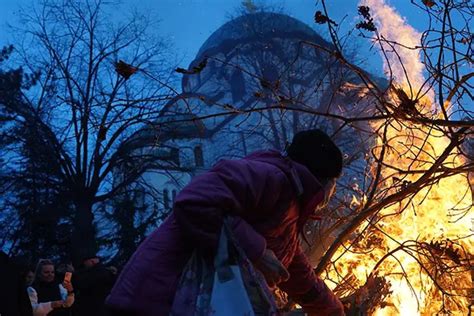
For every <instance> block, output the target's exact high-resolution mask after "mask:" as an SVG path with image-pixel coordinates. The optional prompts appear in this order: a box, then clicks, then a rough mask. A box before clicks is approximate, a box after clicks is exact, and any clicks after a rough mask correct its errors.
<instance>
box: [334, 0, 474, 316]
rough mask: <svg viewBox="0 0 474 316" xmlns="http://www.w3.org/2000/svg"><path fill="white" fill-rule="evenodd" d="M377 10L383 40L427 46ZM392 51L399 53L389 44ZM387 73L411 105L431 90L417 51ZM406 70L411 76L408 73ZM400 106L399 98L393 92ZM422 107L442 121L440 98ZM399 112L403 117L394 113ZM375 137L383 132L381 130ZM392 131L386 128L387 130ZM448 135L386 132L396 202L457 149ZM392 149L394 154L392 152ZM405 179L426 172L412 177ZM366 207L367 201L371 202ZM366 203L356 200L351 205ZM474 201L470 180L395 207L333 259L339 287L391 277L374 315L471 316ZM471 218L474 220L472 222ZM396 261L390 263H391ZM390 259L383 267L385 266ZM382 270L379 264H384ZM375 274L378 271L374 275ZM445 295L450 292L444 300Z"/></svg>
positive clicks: (374, 0) (401, 54)
mask: <svg viewBox="0 0 474 316" xmlns="http://www.w3.org/2000/svg"><path fill="white" fill-rule="evenodd" d="M361 5H365V6H368V7H370V13H371V14H372V17H373V18H374V20H375V22H376V25H377V29H378V32H379V34H380V35H381V36H383V38H385V39H386V40H389V41H393V42H397V43H400V44H403V45H404V46H408V47H412V48H414V47H416V46H417V45H419V41H420V34H419V33H417V32H416V31H415V30H414V29H413V28H411V27H410V26H408V25H407V24H406V23H405V21H404V19H402V18H401V17H400V16H399V15H398V13H397V12H396V11H395V10H394V9H393V8H391V7H389V6H388V5H386V4H385V3H384V2H383V1H382V0H364V1H362V2H361ZM383 47H384V49H386V50H392V49H393V48H390V47H389V46H387V45H386V44H384V46H383ZM395 49H396V52H397V54H398V56H397V54H395V53H389V54H388V55H387V56H388V64H386V65H385V70H386V71H387V75H389V71H388V70H389V65H390V69H391V74H392V75H393V78H392V79H393V81H394V82H395V83H396V84H397V86H398V87H399V88H400V89H403V91H405V93H406V95H407V96H408V97H410V98H414V96H415V95H416V94H417V93H418V91H419V90H420V89H421V87H422V85H423V81H424V78H423V69H424V68H423V64H422V63H421V62H420V58H419V52H418V50H416V49H407V48H403V47H401V46H396V47H395ZM403 67H404V68H405V69H403ZM392 94H393V95H391V96H390V97H391V99H392V102H393V104H399V103H400V99H399V96H398V95H396V94H395V93H393V92H392ZM427 95H428V97H426V98H425V99H423V100H421V102H418V103H417V104H416V107H417V109H416V110H417V111H418V113H424V115H425V116H428V115H431V116H434V114H430V113H432V112H433V113H434V111H432V110H433V109H434V108H435V106H436V105H435V104H434V102H433V98H432V95H433V93H431V94H430V93H428V94H427ZM394 111H395V110H394ZM373 127H374V129H376V128H380V127H381V126H380V125H377V126H373ZM384 128H385V127H384ZM443 132H444V131H443V130H442V129H441V128H440V129H432V128H431V129H430V128H429V127H427V126H422V125H416V126H415V125H413V124H411V123H409V122H404V121H402V120H400V121H395V120H394V121H393V122H391V124H390V126H388V127H387V129H386V135H387V140H386V141H383V140H382V138H379V139H378V140H377V146H378V149H377V150H376V151H375V155H376V156H379V155H380V153H381V148H382V145H385V146H386V148H388V149H386V152H385V158H384V163H385V166H386V167H384V168H383V169H382V173H381V174H382V178H381V179H382V180H381V181H382V185H381V186H380V188H381V191H383V190H385V193H386V194H393V193H395V192H397V191H398V190H402V189H403V188H404V187H406V186H407V185H410V184H411V183H414V182H415V181H417V180H419V179H420V177H422V176H423V174H424V171H426V170H428V169H429V168H430V167H431V166H432V165H433V163H434V162H435V161H436V159H437V158H438V157H440V155H441V154H442V153H443V151H444V150H445V149H446V147H447V146H448V145H449V143H450V139H449V138H447V137H446V136H445V135H444V133H443ZM387 146H388V147H387ZM456 154H457V152H456V151H455V150H453V152H452V154H451V155H450V156H449V157H448V158H447V159H446V160H445V162H444V163H443V165H444V166H446V167H447V168H453V167H456V166H459V165H461V163H462V161H461V158H460V157H459V156H457V155H456ZM403 171H418V172H414V173H406V172H403ZM364 202H365V201H364ZM358 204H360V202H358V201H357V200H354V199H353V201H352V202H351V205H358ZM470 212H472V196H471V192H470V187H469V182H468V180H467V176H466V175H461V174H458V175H455V176H450V177H446V178H444V179H442V180H440V181H438V182H437V183H434V184H433V185H431V186H426V187H425V188H424V189H422V190H420V191H419V192H417V193H416V195H414V196H413V195H412V196H411V198H410V199H407V200H405V201H403V202H401V203H398V204H394V205H391V206H390V207H387V208H385V209H384V210H383V211H382V212H380V213H379V214H378V218H377V220H379V221H378V222H377V224H376V225H372V224H373V223H370V225H369V223H368V222H367V225H366V226H365V227H362V228H360V229H359V231H358V232H357V234H354V238H355V237H356V236H357V235H360V238H359V239H360V240H351V241H350V242H348V243H347V244H346V246H347V247H349V248H351V250H352V251H350V252H348V251H347V247H341V248H345V249H341V250H340V251H339V252H338V253H336V255H335V256H334V257H333V258H334V259H336V258H339V260H337V261H336V262H335V264H334V269H333V270H332V272H331V273H330V275H329V276H330V278H332V279H333V280H341V276H346V275H353V276H355V278H356V281H355V283H357V282H358V284H354V286H357V285H358V286H361V285H363V284H364V283H365V282H366V280H367V278H368V276H369V274H371V273H375V274H377V275H379V276H384V277H385V278H386V280H388V281H389V282H390V284H391V291H392V294H391V295H390V296H389V297H388V299H385V303H386V306H385V307H384V308H379V309H378V310H376V311H374V313H373V314H374V315H410V316H411V315H433V314H445V313H448V312H449V313H450V314H451V315H466V314H467V313H468V309H469V307H468V306H469V303H470V302H469V299H468V296H469V291H470V289H471V288H472V280H471V274H470V271H469V264H468V260H470V256H471V255H472V254H470V253H469V252H472V249H474V239H473V238H472V236H471V235H472V228H473V227H472V225H473V224H472V222H471V220H472V213H470ZM466 213H467V214H466ZM387 254H389V255H387ZM381 259H383V260H381ZM379 261H381V263H379V264H378V262H379ZM374 268H375V270H374ZM439 287H441V288H443V289H444V290H446V292H445V293H444V294H443V292H442V291H440V289H439Z"/></svg>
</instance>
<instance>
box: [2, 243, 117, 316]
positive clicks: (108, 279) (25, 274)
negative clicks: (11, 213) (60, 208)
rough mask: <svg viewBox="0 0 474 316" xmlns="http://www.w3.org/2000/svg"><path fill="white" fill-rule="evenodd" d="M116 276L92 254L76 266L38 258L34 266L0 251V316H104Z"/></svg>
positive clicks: (114, 269) (112, 268)
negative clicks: (20, 261)
mask: <svg viewBox="0 0 474 316" xmlns="http://www.w3.org/2000/svg"><path fill="white" fill-rule="evenodd" d="M116 276H117V269H116V268H115V267H113V266H109V267H107V266H105V265H104V264H102V262H101V261H100V259H99V257H98V256H97V255H96V254H95V252H94V253H89V254H87V255H84V256H82V258H80V260H78V263H77V264H76V265H75V266H74V265H73V264H71V263H62V264H55V262H54V261H53V260H49V259H40V260H39V261H38V262H37V264H36V266H35V267H33V266H31V267H30V266H28V265H26V264H25V263H19V262H18V261H16V260H13V259H12V258H9V257H8V256H7V255H6V254H5V253H3V252H0V279H1V280H2V282H0V315H1V316H46V315H48V316H52V315H53V316H95V315H101V316H102V315H106V310H105V305H104V302H105V299H106V297H107V295H108V294H109V292H110V290H111V288H112V286H113V285H114V283H115V280H116Z"/></svg>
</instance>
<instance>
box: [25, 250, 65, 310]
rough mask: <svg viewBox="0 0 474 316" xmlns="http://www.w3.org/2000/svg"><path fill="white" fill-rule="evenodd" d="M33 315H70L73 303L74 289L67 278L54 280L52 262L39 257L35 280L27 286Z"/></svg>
mask: <svg viewBox="0 0 474 316" xmlns="http://www.w3.org/2000/svg"><path fill="white" fill-rule="evenodd" d="M28 294H29V296H30V301H31V306H32V307H33V315H34V316H46V315H48V316H53V315H54V316H70V315H71V309H70V307H71V306H72V304H74V289H73V287H72V284H71V282H70V281H68V280H64V281H63V282H62V283H60V282H58V281H56V279H55V270H54V263H53V262H52V261H51V260H48V259H40V260H39V261H38V265H37V266H36V271H35V280H34V281H33V284H32V285H31V286H30V287H28Z"/></svg>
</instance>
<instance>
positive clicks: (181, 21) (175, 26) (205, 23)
mask: <svg viewBox="0 0 474 316" xmlns="http://www.w3.org/2000/svg"><path fill="white" fill-rule="evenodd" d="M37 1H38V0H0V47H1V46H3V45H5V44H7V43H10V42H11V39H10V34H9V32H8V29H7V28H6V26H5V25H6V23H12V24H14V23H15V22H16V19H17V18H18V8H19V6H24V7H28V6H31V5H32V4H33V3H35V2H36V3H37ZM420 1H421V0H420ZM316 2H317V1H315V0H271V1H270V0H267V1H264V2H263V3H264V4H266V5H268V6H276V7H279V8H283V12H284V13H286V14H289V15H290V16H292V17H294V18H297V19H299V20H301V21H303V22H305V23H306V24H308V25H310V26H311V27H313V28H314V29H315V30H316V31H318V32H319V33H321V35H323V37H327V36H326V35H325V34H327V33H326V29H325V26H320V25H315V23H314V22H313V16H314V12H315V11H316V10H317V7H316ZM358 2H359V1H358V0H331V1H327V5H328V10H329V12H330V14H331V17H332V18H333V19H334V20H336V21H337V22H340V21H341V19H343V17H344V16H346V15H347V18H346V19H345V22H344V24H343V25H344V26H345V27H346V29H349V28H351V27H353V25H354V24H355V23H356V20H357V19H358V18H357V5H358ZM387 2H388V3H389V4H391V5H392V6H394V7H396V8H397V10H399V12H400V13H401V15H402V16H404V17H406V19H407V21H408V22H409V24H411V25H412V26H413V27H415V28H416V29H418V30H422V29H423V28H424V25H423V13H422V12H420V10H419V9H416V8H414V7H413V5H411V4H410V0H388V1H387ZM123 3H124V6H125V7H126V6H128V5H131V6H133V7H136V8H138V9H139V10H145V11H146V12H152V14H153V15H154V16H156V17H157V19H158V20H160V22H159V24H158V27H157V29H156V32H157V33H158V34H160V35H163V36H165V37H166V38H168V39H169V40H170V42H171V44H172V53H173V54H174V55H175V56H177V57H178V60H179V64H180V66H181V67H186V66H188V65H189V63H190V62H191V61H192V60H193V57H194V56H195V55H196V53H197V51H198V50H199V47H200V46H201V44H202V43H204V41H205V40H206V39H207V38H208V37H209V36H210V35H211V34H212V32H214V31H215V30H216V29H217V28H218V27H219V26H221V25H222V24H223V23H225V22H227V21H228V20H229V17H230V16H232V15H233V16H235V12H236V9H237V8H239V7H240V5H241V3H242V0H124V1H123ZM255 3H257V4H258V3H262V2H259V1H255ZM367 46H369V45H368V43H367ZM375 60H377V58H376V59H375ZM379 63H380V60H378V62H376V64H372V65H371V67H370V68H372V71H373V70H375V69H380V64H379ZM377 64H379V65H377Z"/></svg>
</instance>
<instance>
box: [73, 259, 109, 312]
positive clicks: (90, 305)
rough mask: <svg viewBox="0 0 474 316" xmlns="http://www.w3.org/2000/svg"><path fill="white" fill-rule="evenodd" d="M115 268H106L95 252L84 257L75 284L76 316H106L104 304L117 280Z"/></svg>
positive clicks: (75, 275) (77, 271)
mask: <svg viewBox="0 0 474 316" xmlns="http://www.w3.org/2000/svg"><path fill="white" fill-rule="evenodd" d="M116 275H117V269H116V268H115V267H105V266H104V265H103V264H102V263H101V262H100V259H99V258H98V257H97V255H96V253H95V252H94V251H92V252H90V253H89V254H86V255H85V256H83V258H82V260H81V264H80V267H79V268H78V269H77V270H76V273H75V274H74V277H73V283H74V286H75V288H76V291H77V304H76V306H75V308H74V313H75V316H95V315H97V316H103V315H106V312H105V307H104V302H105V298H106V297H107V295H109V293H110V289H111V288H112V286H113V285H114V282H115V279H116V278H117V276H116Z"/></svg>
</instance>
